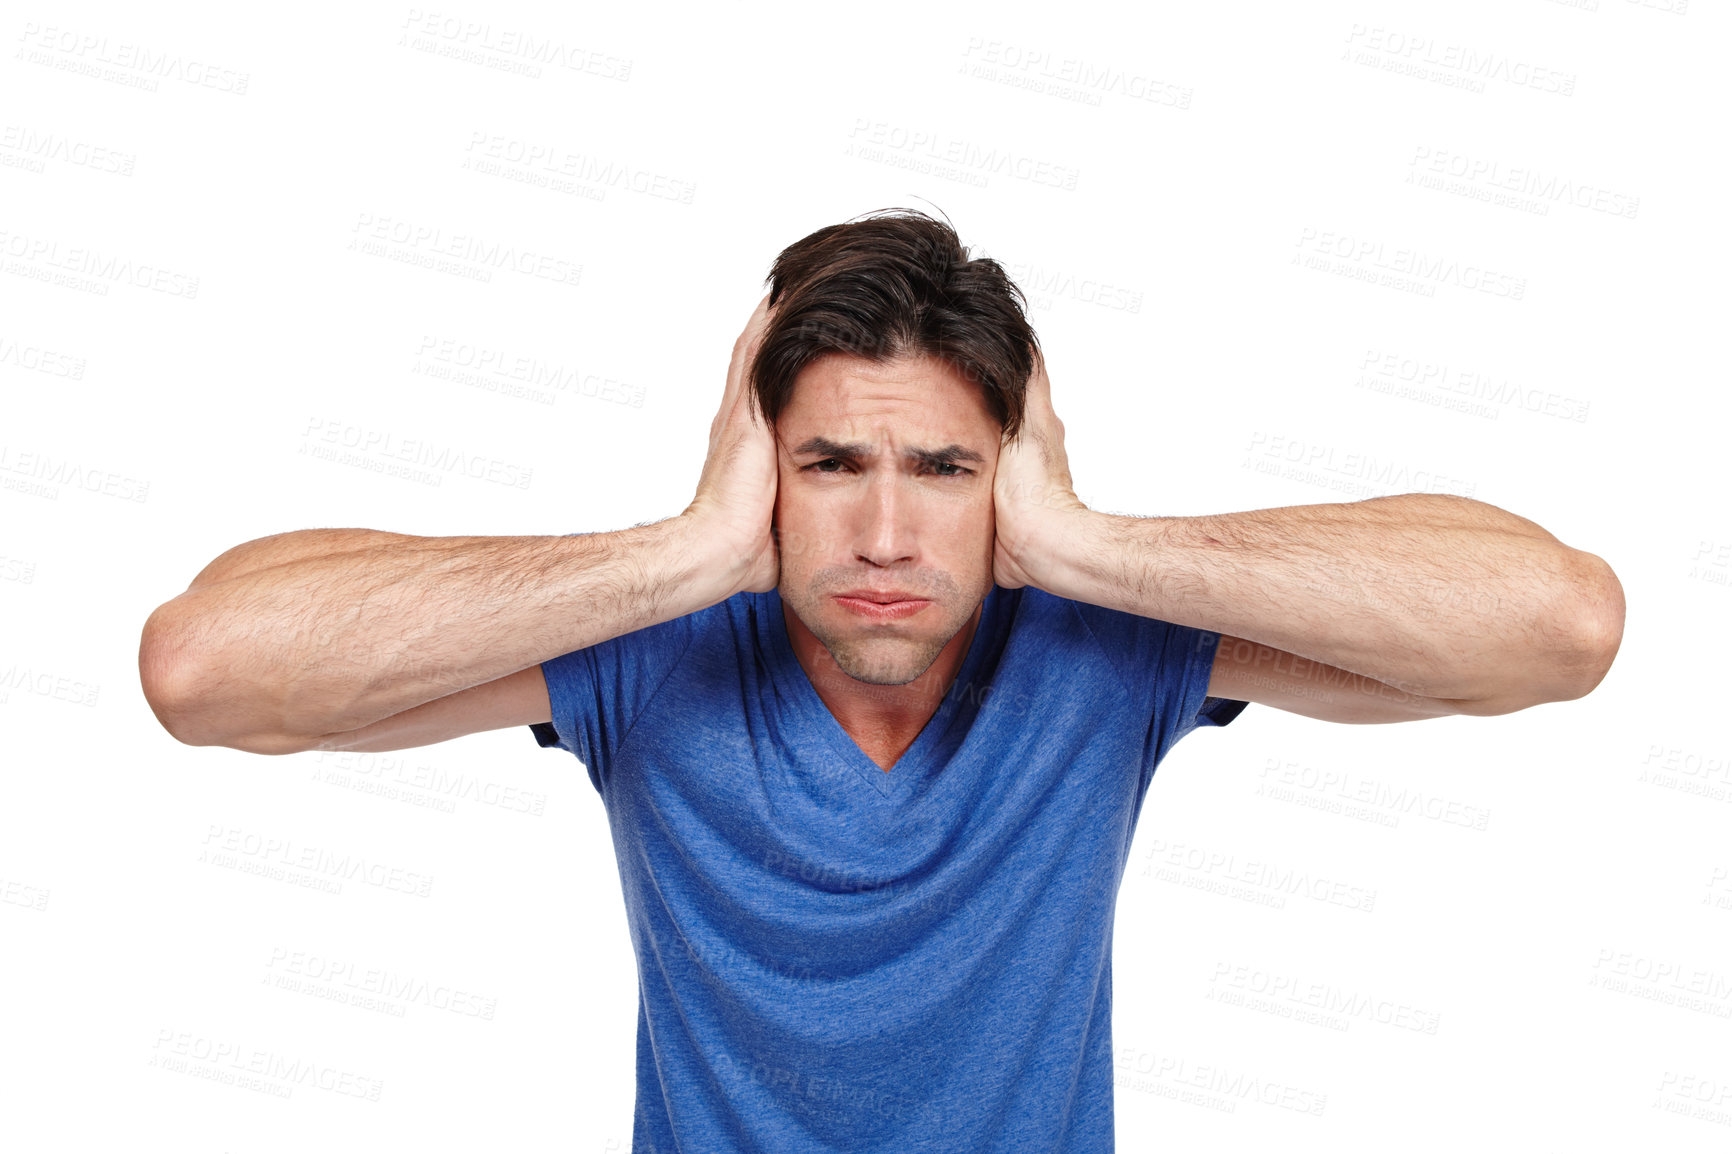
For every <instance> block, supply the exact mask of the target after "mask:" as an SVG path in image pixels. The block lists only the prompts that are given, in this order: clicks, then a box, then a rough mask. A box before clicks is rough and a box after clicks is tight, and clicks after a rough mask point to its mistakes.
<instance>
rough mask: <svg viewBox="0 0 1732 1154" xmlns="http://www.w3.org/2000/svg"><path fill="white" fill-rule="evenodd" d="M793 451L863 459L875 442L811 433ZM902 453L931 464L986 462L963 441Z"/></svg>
mask: <svg viewBox="0 0 1732 1154" xmlns="http://www.w3.org/2000/svg"><path fill="white" fill-rule="evenodd" d="M793 453H794V455H795V456H796V457H798V456H801V455H803V454H806V453H817V454H819V455H821V456H824V457H835V458H837V459H838V460H842V461H860V460H865V459H867V458H869V457H872V456H873V455H874V453H873V449H872V446H871V445H868V444H866V443H865V442H864V441H832V440H831V439H830V438H828V437H809V438H807V439H806V440H804V441H802V442H800V444H799V445H798V446H797V447H796V448H795V449H794V450H793ZM902 455H903V457H904V458H905V459H907V460H909V461H914V462H917V463H918V464H922V465H928V466H931V465H954V464H956V463H957V462H958V461H971V462H973V463H974V464H977V465H984V464H985V463H986V458H984V457H982V456H981V455H980V454H979V453H977V452H975V451H974V450H973V449H970V448H966V447H964V446H962V445H946V446H944V448H942V449H905V450H903V453H902Z"/></svg>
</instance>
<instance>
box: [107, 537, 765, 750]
mask: <svg viewBox="0 0 1732 1154" xmlns="http://www.w3.org/2000/svg"><path fill="white" fill-rule="evenodd" d="M392 536H393V537H394V538H396V539H394V540H390V541H388V542H385V543H381V544H377V545H371V546H363V547H360V548H353V549H347V550H346V551H343V552H337V553H327V554H320V555H314V556H304V557H301V558H300V559H297V560H290V561H282V562H276V563H272V564H268V565H265V566H264V567H262V568H258V569H254V570H251V571H244V572H241V573H240V574H239V575H236V576H229V577H226V578H224V579H221V580H216V581H214V582H213V583H209V584H197V583H195V585H194V587H193V588H191V589H189V590H188V591H187V592H185V593H183V594H181V595H180V596H179V597H176V598H174V599H173V600H171V601H169V602H168V603H166V604H164V605H163V606H161V607H160V608H159V609H158V610H157V611H156V612H155V613H153V614H152V615H151V618H150V620H149V622H147V623H146V626H145V635H144V642H143V645H142V646H141V649H140V667H141V672H142V673H144V674H145V680H146V690H147V695H149V696H151V704H152V707H153V708H155V709H157V712H158V716H159V717H162V718H163V720H164V724H165V725H170V723H171V721H172V723H173V724H172V725H170V727H171V731H172V732H174V733H175V735H176V736H177V737H179V738H180V739H181V740H183V741H189V742H191V743H193V744H209V743H213V742H218V741H221V740H222V739H223V738H225V737H231V736H233V735H236V734H240V735H256V734H275V735H283V736H289V737H299V736H319V735H324V734H329V733H335V732H343V731H349V730H356V729H360V728H362V727H364V726H367V725H370V724H372V723H374V722H376V721H379V720H381V719H384V718H387V717H390V716H393V715H395V714H398V713H400V712H402V711H404V710H407V709H412V708H414V707H416V706H419V705H422V704H424V703H426V702H429V701H433V700H435V699H438V698H442V697H446V696H448V695H450V694H453V693H457V692H460V691H462V690H465V689H468V688H470V687H472V686H475V685H480V684H482V683H484V682H488V681H492V680H495V679H497V678H500V677H504V676H506V675H508V674H511V673H514V672H517V671H518V670H521V669H526V668H528V667H529V666H531V665H534V664H537V663H539V662H541V661H545V660H548V659H549V658H552V657H556V656H558V655H560V654H562V653H567V652H570V651H571V650H574V649H580V648H583V647H585V646H589V645H593V644H596V643H598V642H600V641H604V640H606V639H608V638H610V637H616V636H619V635H620V634H623V633H629V632H632V631H633V630H636V629H642V628H645V627H647V626H649V625H653V624H656V623H658V622H661V621H666V620H670V619H672V618H674V617H679V616H683V615H685V614H687V613H692V612H695V611H697V610H698V609H701V608H704V607H705V606H708V605H712V604H714V603H716V602H717V601H719V600H721V599H722V598H723V597H725V596H727V595H728V593H729V592H731V587H730V586H729V584H728V582H729V580H730V577H729V575H728V574H727V573H726V572H724V571H723V567H721V566H718V565H715V564H713V563H711V562H710V560H709V557H710V552H709V551H707V550H705V549H703V548H701V547H700V546H701V544H702V542H701V540H700V539H699V535H698V534H697V533H696V531H695V526H693V525H692V524H691V523H690V522H689V521H688V520H687V519H685V518H682V517H675V518H672V519H670V520H667V521H662V522H657V523H656V524H653V525H647V526H639V527H634V528H631V529H625V530H621V531H619V532H614V533H595V534H587V535H583V536H570V537H407V538H403V537H401V535H392ZM267 540H268V539H267ZM351 543H352V542H351ZM292 545H293V542H279V544H278V545H277V546H275V547H274V548H276V549H278V550H281V549H285V548H289V547H291V546H292ZM225 556H227V555H225ZM237 568H240V569H244V566H237ZM153 675H154V676H153ZM153 690H154V692H152V691H153Z"/></svg>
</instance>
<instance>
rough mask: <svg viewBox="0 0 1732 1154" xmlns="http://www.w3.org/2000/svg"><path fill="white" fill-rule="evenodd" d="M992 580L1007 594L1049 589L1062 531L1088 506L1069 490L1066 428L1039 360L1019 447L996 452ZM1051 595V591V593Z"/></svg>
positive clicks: (1012, 443)
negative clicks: (1031, 588)
mask: <svg viewBox="0 0 1732 1154" xmlns="http://www.w3.org/2000/svg"><path fill="white" fill-rule="evenodd" d="M992 504H993V519H994V521H995V523H996V526H997V536H996V538H995V540H994V542H993V546H992V580H993V583H994V584H996V585H1001V586H1003V587H1004V588H1006V589H1015V588H1018V587H1019V586H1023V585H1034V586H1036V587H1038V588H1046V587H1047V586H1046V584H1045V582H1046V581H1048V580H1050V577H1049V576H1048V574H1049V572H1050V570H1051V558H1052V552H1053V550H1055V549H1058V548H1062V547H1063V545H1062V543H1063V541H1064V526H1065V525H1067V524H1069V525H1073V526H1074V525H1075V524H1076V522H1077V519H1078V517H1079V514H1086V513H1087V512H1088V506H1086V505H1084V504H1083V503H1082V501H1080V500H1078V498H1077V495H1076V490H1075V489H1074V488H1072V486H1071V479H1070V462H1069V461H1068V460H1067V459H1066V457H1065V452H1064V422H1062V421H1060V420H1059V419H1058V414H1057V413H1055V412H1053V409H1052V384H1051V382H1050V381H1048V380H1047V376H1046V361H1045V358H1043V357H1042V356H1041V355H1040V354H1039V353H1036V354H1035V360H1034V372H1033V373H1032V374H1031V375H1030V376H1029V378H1028V391H1027V394H1026V400H1025V402H1024V406H1023V415H1022V428H1021V430H1020V431H1019V432H1018V434H1017V439H1016V440H1015V441H1010V442H1005V443H1004V444H1002V445H1001V446H1000V447H999V450H998V471H997V473H996V474H995V475H994V477H993V481H992ZM1049 591H1050V590H1049Z"/></svg>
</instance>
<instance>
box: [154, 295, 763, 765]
mask: <svg viewBox="0 0 1732 1154" xmlns="http://www.w3.org/2000/svg"><path fill="white" fill-rule="evenodd" d="M768 303H769V298H768V296H767V295H766V296H765V298H764V299H763V300H761V301H760V302H759V303H758V307H757V309H756V310H755V311H754V312H753V313H752V316H751V319H750V320H749V321H748V322H747V325H746V328H745V330H744V331H743V332H742V333H741V334H740V337H739V339H738V340H737V341H736V342H735V345H734V356H733V361H732V363H731V364H730V366H729V369H728V382H727V387H726V389H725V390H724V393H723V397H722V405H721V408H720V410H719V411H718V412H717V414H716V418H715V420H714V421H713V422H712V423H711V425H710V444H709V455H708V457H707V458H706V459H705V461H704V470H703V475H702V477H701V478H700V479H699V482H698V492H697V495H696V496H695V497H694V498H693V499H692V503H691V504H690V505H688V506H687V507H686V510H685V511H684V512H683V513H681V514H680V515H679V516H677V517H673V518H670V519H668V520H666V521H659V522H656V523H654V524H650V525H640V526H634V527H633V528H630V529H622V530H620V531H618V532H614V533H592V534H587V535H583V536H563V537H415V536H409V535H406V534H401V533H382V532H375V531H372V530H367V529H313V530H306V531H304V532H300V533H285V534H278V535H277V536H274V537H264V538H260V539H259V540H257V541H250V542H248V543H246V544H245V545H242V546H239V547H237V548H235V549H231V550H229V551H228V552H227V553H224V554H223V555H222V556H221V557H218V558H217V559H216V560H215V561H213V562H212V563H211V564H210V565H208V566H206V567H205V569H204V570H203V571H202V572H201V573H200V574H199V575H198V577H196V578H194V580H193V583H192V585H191V587H190V588H188V589H187V591H186V592H184V593H182V594H181V595H180V596H178V597H175V598H173V599H172V600H170V601H168V602H166V603H164V604H163V605H161V606H159V607H158V608H157V610H156V611H155V612H154V613H152V614H151V615H150V618H149V619H148V620H147V621H146V622H145V625H144V632H143V636H142V638H141V641H140V645H139V676H140V680H141V681H142V683H143V686H144V693H145V699H146V700H147V701H148V702H149V703H150V707H151V709H152V710H153V711H154V712H155V713H156V716H157V719H158V720H159V721H161V722H162V724H163V726H164V727H165V728H167V729H168V731H169V732H170V733H172V734H173V735H174V736H175V737H176V738H177V739H179V740H180V741H183V742H186V743H187V744H189V745H229V746H233V747H235V748H238V749H244V750H248V751H251V752H257V753H288V752H294V751H296V750H301V749H312V748H326V749H401V748H405V747H407V746H411V745H424V744H427V743H428V742H430V741H442V740H445V739H446V738H449V737H455V736H458V735H460V734H463V733H470V732H474V731H476V730H478V729H488V728H498V727H500V726H503V725H508V724H517V723H520V722H528V721H538V720H545V719H546V716H547V712H546V711H547V696H546V685H545V682H543V681H542V679H541V676H540V669H539V665H540V663H541V662H543V661H546V660H549V659H550V658H553V657H557V656H559V655H561V654H563V653H569V652H571V651H573V650H576V649H583V648H586V647H588V646H591V645H595V644H598V643H600V642H602V641H605V640H607V639H609V638H612V637H617V636H619V635H621V634H624V633H630V632H633V631H635V630H638V629H643V628H647V627H648V626H650V625H654V624H657V623H659V622H662V621H668V620H671V619H673V618H675V617H681V616H685V615H686V614H689V613H695V612H697V611H698V610H700V609H703V608H705V607H707V606H709V605H713V604H715V603H716V602H718V601H722V600H725V599H726V598H728V597H730V596H732V595H733V594H734V593H736V592H739V591H742V590H751V591H765V590H769V589H773V588H775V587H776V583H777V579H778V575H779V571H780V565H779V556H778V553H777V551H776V543H775V538H774V535H773V533H772V527H771V521H772V515H773V510H774V507H775V498H776V468H777V466H776V448H775V441H774V438H773V435H772V432H771V430H770V429H769V428H768V427H767V426H766V425H765V424H764V423H763V422H762V420H761V419H760V418H759V417H758V415H757V414H756V412H755V409H754V407H753V406H752V404H751V402H750V392H749V389H748V388H747V387H746V381H745V369H746V365H747V364H748V363H749V362H750V358H751V356H752V354H753V353H754V352H755V346H756V342H757V341H758V340H759V339H760V338H761V336H762V333H763V330H764V328H765V326H766V324H767V320H768Z"/></svg>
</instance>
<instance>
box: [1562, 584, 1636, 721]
mask: <svg viewBox="0 0 1732 1154" xmlns="http://www.w3.org/2000/svg"><path fill="white" fill-rule="evenodd" d="M1574 560H1575V567H1574V570H1573V577H1572V579H1571V581H1570V598H1569V600H1570V608H1569V610H1567V613H1568V615H1569V616H1568V619H1569V621H1570V623H1571V625H1572V628H1571V630H1570V636H1571V638H1572V644H1570V645H1569V646H1568V647H1567V648H1566V650H1565V652H1564V655H1563V656H1562V658H1561V659H1560V664H1561V665H1562V667H1563V670H1564V674H1565V676H1564V681H1565V683H1566V686H1567V690H1568V691H1567V692H1566V694H1565V695H1564V696H1563V697H1561V698H1559V699H1558V700H1565V701H1571V700H1575V699H1576V698H1580V697H1586V696H1587V695H1588V694H1589V693H1592V692H1593V691H1594V689H1595V688H1597V687H1598V686H1599V684H1600V682H1602V681H1604V680H1605V677H1606V674H1607V673H1608V672H1609V671H1610V670H1611V668H1612V662H1613V661H1614V660H1615V659H1616V658H1617V656H1618V649H1619V647H1620V646H1622V645H1623V643H1624V586H1623V583H1622V582H1620V581H1619V580H1618V575H1617V574H1616V573H1614V572H1612V567H1611V566H1610V565H1608V564H1606V562H1605V561H1604V560H1603V559H1601V558H1599V557H1596V556H1595V555H1594V554H1592V553H1583V552H1580V551H1577V552H1576V554H1575V558H1574Z"/></svg>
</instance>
